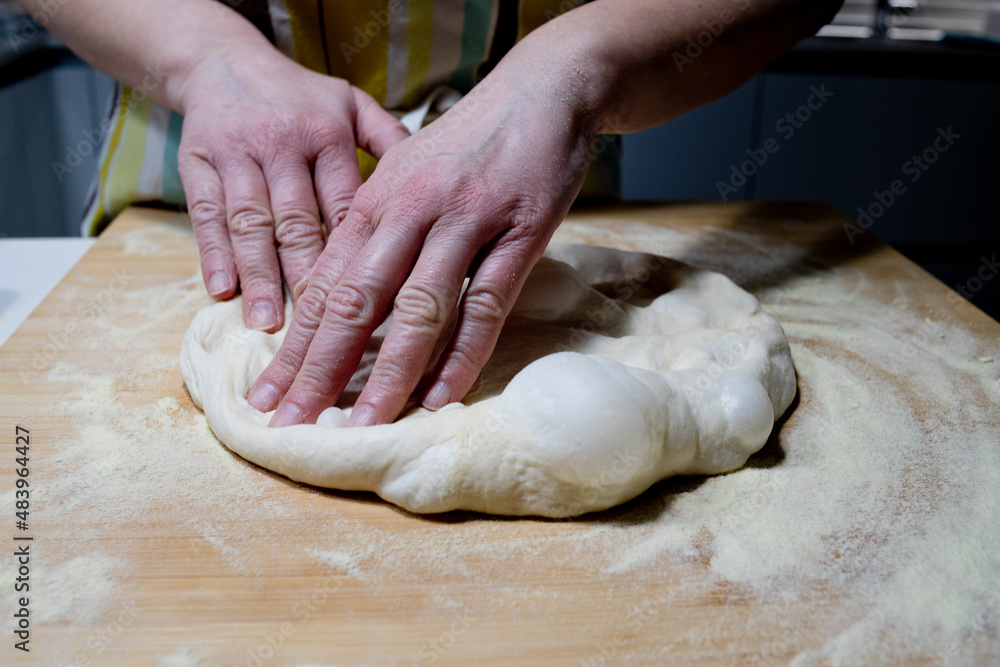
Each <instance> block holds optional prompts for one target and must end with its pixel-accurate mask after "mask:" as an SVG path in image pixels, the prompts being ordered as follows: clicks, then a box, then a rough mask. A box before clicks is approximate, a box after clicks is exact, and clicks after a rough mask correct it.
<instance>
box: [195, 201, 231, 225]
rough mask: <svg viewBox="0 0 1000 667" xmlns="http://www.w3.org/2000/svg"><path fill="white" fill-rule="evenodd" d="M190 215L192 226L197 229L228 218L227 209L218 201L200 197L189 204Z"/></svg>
mask: <svg viewBox="0 0 1000 667" xmlns="http://www.w3.org/2000/svg"><path fill="white" fill-rule="evenodd" d="M188 215H189V216H191V226H192V227H194V228H196V229H197V228H198V227H204V226H205V225H211V224H213V223H219V222H221V221H223V220H225V219H226V211H225V209H224V208H223V207H222V206H220V205H219V204H218V202H214V201H211V200H208V199H200V200H198V201H195V202H192V203H191V204H189V205H188Z"/></svg>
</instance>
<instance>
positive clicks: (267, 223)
mask: <svg viewBox="0 0 1000 667" xmlns="http://www.w3.org/2000/svg"><path fill="white" fill-rule="evenodd" d="M273 227H274V218H273V217H272V216H271V212H270V211H268V210H267V208H265V207H264V206H261V205H260V204H257V203H250V202H248V203H241V204H237V205H236V206H235V207H234V208H233V211H232V214H231V215H230V216H229V232H230V233H231V234H232V235H233V236H263V235H268V236H270V235H271V234H273V231H272V229H273Z"/></svg>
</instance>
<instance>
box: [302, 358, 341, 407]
mask: <svg viewBox="0 0 1000 667" xmlns="http://www.w3.org/2000/svg"><path fill="white" fill-rule="evenodd" d="M295 385H296V389H297V390H298V392H299V395H300V396H301V395H302V394H308V395H309V396H308V399H307V402H311V401H314V400H315V399H316V398H318V397H324V398H325V397H327V396H329V395H330V394H332V393H333V379H332V378H331V377H330V372H329V370H328V369H327V368H326V367H325V366H321V365H318V364H310V363H305V364H303V365H302V368H300V369H299V373H298V375H296V376H295Z"/></svg>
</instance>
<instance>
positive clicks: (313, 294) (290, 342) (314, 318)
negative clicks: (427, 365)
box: [247, 213, 374, 412]
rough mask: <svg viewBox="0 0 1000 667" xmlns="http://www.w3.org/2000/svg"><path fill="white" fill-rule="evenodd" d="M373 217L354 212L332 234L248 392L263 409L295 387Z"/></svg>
mask: <svg viewBox="0 0 1000 667" xmlns="http://www.w3.org/2000/svg"><path fill="white" fill-rule="evenodd" d="M373 231H374V223H373V222H372V219H371V218H367V217H364V216H361V215H360V214H357V213H352V214H351V215H350V216H349V217H348V218H347V220H346V221H345V222H344V223H343V224H342V225H340V226H339V227H337V228H336V229H335V230H334V231H333V232H332V233H331V234H330V238H329V241H328V243H327V245H326V248H325V249H324V251H323V254H322V255H320V257H319V260H317V262H316V265H315V266H314V267H313V270H312V272H311V273H310V274H309V278H308V279H307V281H305V282H306V287H305V288H304V290H303V292H302V295H301V296H300V297H299V301H298V305H297V306H296V307H295V312H294V314H293V315H292V322H291V324H290V325H289V326H288V331H287V332H286V333H285V338H284V340H283V341H282V343H281V347H280V348H279V349H278V352H277V354H275V356H274V359H272V360H271V363H269V364H268V366H267V368H265V369H264V372H263V373H261V374H260V377H258V378H257V381H256V382H255V383H254V385H253V386H252V387H251V389H250V391H249V392H248V394H247V401H248V402H249V403H250V405H251V406H253V407H254V408H256V409H257V410H260V411H261V412H269V411H271V410H274V409H275V407H276V406H277V405H278V401H280V400H281V399H282V398H283V397H284V396H285V394H286V393H287V392H288V389H289V388H290V387H291V386H292V382H293V381H294V380H295V376H296V375H297V374H298V372H299V369H300V368H301V367H302V363H303V362H304V361H305V357H306V354H307V353H308V351H309V345H310V343H312V340H313V337H314V336H315V335H316V331H317V330H319V327H320V325H321V324H322V321H323V315H324V314H325V312H326V300H327V296H328V295H329V294H330V292H331V291H332V290H333V287H334V286H335V285H336V284H337V282H338V281H339V280H340V277H341V276H342V275H343V274H344V272H345V271H346V270H347V267H348V265H349V264H350V262H351V260H352V259H354V258H355V257H357V255H358V253H360V252H361V249H362V248H363V247H364V245H365V243H367V242H368V240H369V239H370V238H371V236H372V233H373Z"/></svg>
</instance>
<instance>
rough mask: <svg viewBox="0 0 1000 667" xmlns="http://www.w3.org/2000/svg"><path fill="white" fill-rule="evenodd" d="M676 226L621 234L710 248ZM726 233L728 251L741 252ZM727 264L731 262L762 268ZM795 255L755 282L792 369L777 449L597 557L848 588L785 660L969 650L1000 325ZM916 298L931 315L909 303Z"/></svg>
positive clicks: (975, 631)
mask: <svg viewBox="0 0 1000 667" xmlns="http://www.w3.org/2000/svg"><path fill="white" fill-rule="evenodd" d="M720 233H722V232H720ZM677 236H678V234H676V233H671V232H667V231H665V230H660V229H656V228H648V227H647V228H638V229H635V230H631V233H630V234H625V237H626V238H629V239H633V238H636V237H639V238H645V239H647V240H648V241H650V243H651V245H652V246H653V247H652V248H651V249H652V250H653V251H656V250H669V251H670V253H671V254H673V255H674V256H679V257H680V258H682V259H684V260H685V261H689V262H692V263H696V262H697V260H698V259H700V260H702V262H704V261H706V260H708V259H709V258H708V257H691V254H697V253H686V252H684V249H685V248H684V245H685V243H684V240H683V239H681V241H682V242H681V244H680V245H681V247H679V248H678V247H677V245H674V244H675V243H676V242H677V238H676V237H677ZM671 237H673V238H671ZM658 241H659V242H660V243H663V242H664V241H667V243H668V245H670V246H671V247H670V248H657V247H656V246H657V242H658ZM732 242H733V244H734V246H735V247H734V253H733V256H735V257H737V258H740V257H745V256H746V255H747V254H748V253H747V252H741V251H740V248H739V246H740V245H741V242H742V239H739V238H734V239H732ZM688 245H690V244H688ZM743 250H747V249H746V248H744V249H743ZM760 253H761V251H760V249H759V248H757V249H754V251H751V252H750V253H749V254H751V255H754V254H756V255H758V256H759V255H760ZM769 254H770V256H771V257H775V256H776V255H779V254H780V249H777V250H775V249H771V251H770V253H769ZM791 259H793V258H792V257H788V256H786V257H784V258H782V261H785V262H788V261H789V260H791ZM711 261H713V262H716V263H717V262H719V261H720V259H719V256H718V254H716V255H714V256H713V257H712V260H711ZM727 261H728V260H727ZM733 264H734V265H735V266H736V270H735V271H733V270H730V271H729V273H730V274H731V275H732V274H733V273H736V274H737V275H736V276H734V277H736V278H739V277H740V276H739V275H738V274H739V273H740V272H741V271H743V272H745V274H744V276H743V277H744V279H746V278H747V274H750V275H751V276H752V274H753V273H754V272H762V270H763V269H764V268H765V267H763V266H762V265H761V264H746V263H745V262H744V261H743V260H740V259H736V260H735V261H734V262H733ZM708 268H713V269H715V270H723V271H725V268H724V267H718V266H710V267H708ZM804 273H805V275H798V276H795V277H792V278H790V279H787V280H784V281H782V283H781V285H780V286H779V287H775V288H765V289H760V290H758V291H757V296H758V298H760V299H761V301H762V303H763V304H764V305H765V307H766V308H767V309H768V310H769V311H770V312H771V313H772V314H774V315H775V316H776V317H777V318H778V320H779V321H780V322H781V323H782V326H783V328H784V329H785V333H786V335H787V336H788V338H789V341H790V343H791V347H792V355H793V360H794V362H795V366H796V370H797V372H798V375H799V391H800V396H799V404H798V406H797V407H795V409H794V412H793V413H792V416H791V417H790V419H789V423H788V424H786V425H785V429H786V430H787V431H788V433H787V434H785V433H783V434H782V437H781V440H780V442H781V445H780V449H778V448H777V447H776V448H775V449H776V450H777V451H773V452H767V451H765V452H763V453H762V455H761V457H760V458H761V459H762V461H761V462H760V463H758V464H755V462H754V459H751V462H750V464H749V465H748V467H746V468H744V469H742V470H739V471H736V472H734V473H731V474H728V475H721V476H718V477H714V478H708V479H705V480H704V481H703V482H702V483H701V484H699V485H698V486H697V487H696V488H694V489H693V490H690V491H686V492H682V493H678V494H676V495H674V496H673V497H672V498H671V499H670V503H669V505H668V507H667V508H666V511H663V512H662V513H660V514H659V515H658V516H656V517H655V518H654V519H653V520H652V521H651V522H649V523H648V524H647V525H644V526H641V527H638V528H635V529H630V530H629V531H628V532H629V533H631V535H630V538H631V539H629V541H628V546H627V547H626V548H624V549H623V550H622V551H621V552H620V554H619V555H617V556H616V557H615V558H614V559H612V561H611V563H610V564H609V565H608V567H607V572H609V573H619V572H625V571H630V570H634V569H636V568H642V567H650V566H655V564H656V562H657V561H658V559H661V558H677V557H682V558H684V557H687V558H706V559H708V562H709V565H710V571H711V572H712V573H713V574H714V575H715V576H717V577H719V578H720V579H722V580H724V581H727V582H730V583H735V584H738V585H740V586H742V587H744V588H746V589H749V590H752V591H754V593H755V595H757V596H759V597H760V598H761V599H762V600H768V599H775V598H778V599H780V598H782V597H785V598H787V597H789V596H792V597H795V596H798V595H807V594H810V593H811V592H812V591H813V590H815V589H817V588H819V589H822V590H825V591H831V592H834V593H837V594H838V595H837V597H839V596H842V595H843V594H844V593H843V592H846V591H849V592H850V594H851V595H852V596H853V597H854V598H855V602H854V605H852V607H851V608H844V609H836V607H835V606H834V605H830V606H829V607H828V608H827V609H826V612H827V614H828V618H827V624H828V627H829V628H830V632H829V640H828V641H827V643H826V644H825V645H823V646H811V647H803V650H801V651H800V652H799V654H798V656H797V658H796V660H795V662H796V664H814V663H823V662H825V661H827V660H831V659H832V660H833V661H834V663H835V664H854V663H855V662H859V663H863V662H868V661H871V660H872V659H873V658H874V656H878V655H881V654H889V655H907V654H917V653H919V654H923V655H932V656H936V657H937V659H938V661H939V662H940V663H942V664H952V663H954V664H963V663H969V664H971V663H973V662H975V660H976V658H975V656H976V655H980V656H981V655H982V654H981V653H979V651H982V646H981V643H982V642H983V641H986V640H990V641H992V642H993V646H994V649H993V650H994V651H996V650H997V648H998V646H997V641H996V640H997V635H998V630H1000V531H998V530H997V527H998V526H1000V415H998V412H1000V411H998V408H997V406H998V405H1000V380H998V372H997V369H995V368H991V367H989V366H988V365H987V364H986V363H984V362H983V360H984V359H990V358H991V356H990V354H987V353H994V354H995V352H996V350H997V347H1000V341H996V342H994V345H993V347H992V348H991V349H982V348H981V347H980V346H979V345H978V344H977V343H976V341H975V339H973V338H972V337H971V336H969V335H968V334H967V333H966V332H964V331H963V330H962V329H960V328H959V327H956V326H952V325H951V324H950V323H949V322H947V320H946V319H945V316H944V315H943V313H944V310H943V309H941V308H940V304H939V308H938V309H937V310H938V312H935V308H934V304H933V303H931V304H927V303H926V298H925V296H924V295H906V294H900V295H899V296H898V297H897V299H896V303H894V304H893V306H894V307H893V308H891V309H889V308H886V307H885V306H884V305H882V304H879V303H877V302H875V301H874V300H873V299H872V298H868V297H867V293H868V291H869V290H870V289H871V288H872V286H870V285H868V284H866V282H865V280H864V279H863V277H862V274H861V273H860V272H856V271H852V270H850V268H845V267H838V268H837V270H836V271H832V272H829V273H828V274H824V275H828V276H830V277H828V278H826V279H819V278H818V276H817V275H816V274H815V273H813V272H811V271H805V272H804ZM942 300H943V299H942ZM911 301H912V303H911ZM917 304H921V305H924V306H928V307H929V309H930V312H931V314H932V315H938V317H937V318H935V317H925V316H922V315H921V314H918V313H915V312H911V311H912V310H916V308H915V306H916V305H917ZM911 306H913V307H911ZM965 307H968V306H965ZM925 310H926V308H925ZM876 386H877V387H879V388H880V390H878V391H876V390H875V389H874V387H876ZM970 397H972V398H971V399H970ZM595 532H600V533H612V534H615V533H620V532H621V531H620V530H618V529H617V528H612V527H608V528H599V529H595ZM706 536H707V538H706ZM619 537H620V535H619ZM790 584H791V585H790ZM858 604H860V605H861V606H862V608H864V609H865V610H866V611H865V612H864V613H861V614H859V613H858V612H857V607H856V605H858ZM838 612H839V614H838ZM839 626H842V627H839ZM974 651H975V653H973V652H974Z"/></svg>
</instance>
